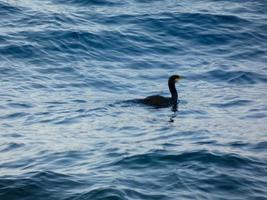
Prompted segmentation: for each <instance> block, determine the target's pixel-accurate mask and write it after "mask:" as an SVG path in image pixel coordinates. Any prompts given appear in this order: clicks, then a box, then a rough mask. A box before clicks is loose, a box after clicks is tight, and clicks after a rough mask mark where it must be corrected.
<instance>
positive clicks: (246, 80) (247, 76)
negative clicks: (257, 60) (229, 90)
mask: <svg viewBox="0 0 267 200" xmlns="http://www.w3.org/2000/svg"><path fill="white" fill-rule="evenodd" d="M187 79H190V80H191V79H192V80H197V79H201V80H207V81H211V82H218V81H219V82H224V83H230V84H255V83H266V82H267V77H266V75H264V74H259V73H256V72H248V71H226V70H221V69H216V70H210V71H208V72H205V73H202V74H198V75H190V76H188V77H187Z"/></svg>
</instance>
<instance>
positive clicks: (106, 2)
mask: <svg viewBox="0 0 267 200" xmlns="http://www.w3.org/2000/svg"><path fill="white" fill-rule="evenodd" d="M53 2H54V3H61V4H69V5H72V6H118V5H120V4H121V3H120V2H118V1H115V0H90V1H88V0H71V1H68V2H65V1H62V0H53Z"/></svg>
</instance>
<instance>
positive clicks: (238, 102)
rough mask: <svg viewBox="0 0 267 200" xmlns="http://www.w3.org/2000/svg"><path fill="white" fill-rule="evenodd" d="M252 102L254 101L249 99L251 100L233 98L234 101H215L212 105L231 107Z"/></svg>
mask: <svg viewBox="0 0 267 200" xmlns="http://www.w3.org/2000/svg"><path fill="white" fill-rule="evenodd" d="M251 103H252V101H249V100H233V101H229V102H225V103H213V104H210V105H211V106H215V107H218V108H230V107H236V106H248V105H249V104H251Z"/></svg>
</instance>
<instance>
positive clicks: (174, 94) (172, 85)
mask: <svg viewBox="0 0 267 200" xmlns="http://www.w3.org/2000/svg"><path fill="white" fill-rule="evenodd" d="M168 85H169V90H170V93H171V95H172V96H171V98H172V100H173V101H177V99H178V94H177V90H176V88H175V83H173V82H170V81H169V82H168Z"/></svg>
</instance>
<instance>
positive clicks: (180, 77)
mask: <svg viewBox="0 0 267 200" xmlns="http://www.w3.org/2000/svg"><path fill="white" fill-rule="evenodd" d="M181 79H184V77H183V76H179V78H176V79H175V81H179V80H181Z"/></svg>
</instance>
